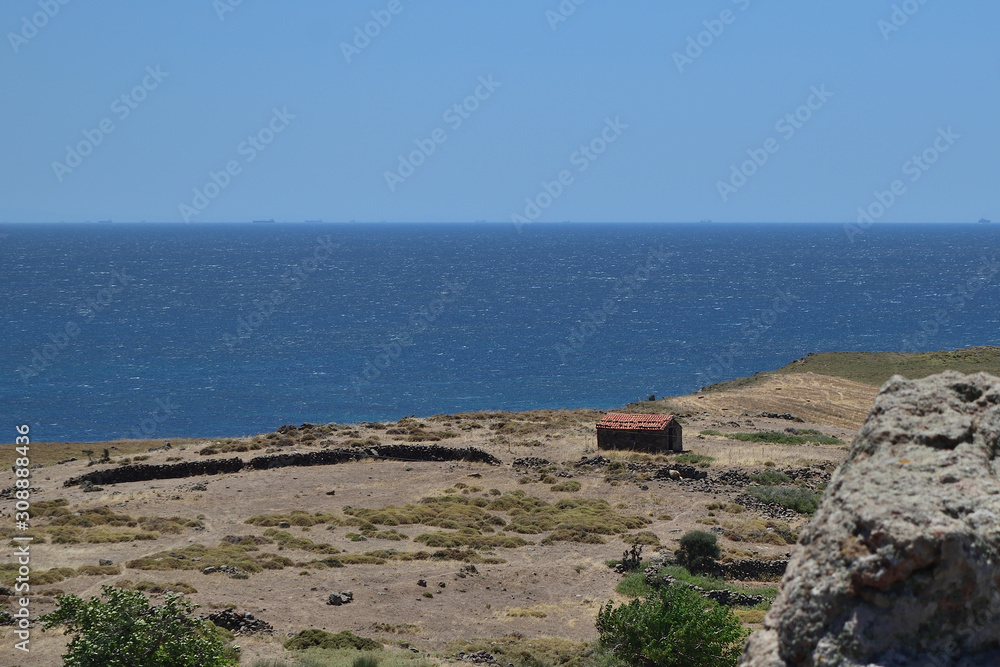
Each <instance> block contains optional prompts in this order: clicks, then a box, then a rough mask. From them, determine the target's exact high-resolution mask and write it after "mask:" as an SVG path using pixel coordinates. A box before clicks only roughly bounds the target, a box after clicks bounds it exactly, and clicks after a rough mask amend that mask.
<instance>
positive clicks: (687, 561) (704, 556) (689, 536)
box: [675, 530, 722, 572]
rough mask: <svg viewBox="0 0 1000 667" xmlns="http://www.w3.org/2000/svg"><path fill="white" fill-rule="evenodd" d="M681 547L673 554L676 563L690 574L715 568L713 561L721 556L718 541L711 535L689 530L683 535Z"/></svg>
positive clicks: (701, 531)
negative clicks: (675, 557)
mask: <svg viewBox="0 0 1000 667" xmlns="http://www.w3.org/2000/svg"><path fill="white" fill-rule="evenodd" d="M680 542H681V546H680V548H679V549H678V550H677V551H676V552H675V555H676V556H677V562H678V563H680V564H681V565H683V566H684V567H686V568H687V569H688V570H690V571H691V572H707V571H710V570H712V569H714V568H715V561H716V559H718V558H719V556H721V555H722V550H721V549H719V541H718V540H717V539H716V537H715V535H713V534H712V533H706V532H705V531H703V530H691V531H688V532H686V533H684V537H682V538H681V540H680Z"/></svg>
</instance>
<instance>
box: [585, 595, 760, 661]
mask: <svg viewBox="0 0 1000 667" xmlns="http://www.w3.org/2000/svg"><path fill="white" fill-rule="evenodd" d="M597 631H598V632H599V633H600V641H601V644H602V645H604V646H605V647H606V648H608V649H609V650H610V651H611V652H612V653H613V654H614V655H615V657H617V658H619V659H620V660H622V661H624V662H625V663H627V664H628V665H633V666H635V667H646V666H647V665H661V666H663V667H735V665H736V663H737V662H738V661H739V659H740V654H741V653H742V651H743V641H744V639H746V636H747V631H746V630H744V629H743V626H742V624H741V623H740V620H739V618H737V617H736V615H735V614H734V613H733V612H732V610H731V609H729V608H728V607H725V606H722V605H717V604H715V603H713V602H711V601H709V600H706V599H705V598H704V597H702V596H701V594H700V593H698V592H696V591H693V590H691V589H689V588H687V587H685V586H669V587H667V588H663V589H658V590H656V591H654V592H652V593H651V594H650V595H649V596H648V597H646V598H644V599H639V600H632V601H631V602H627V603H625V604H623V605H621V606H620V607H618V608H615V607H614V605H613V604H612V603H611V602H608V604H607V605H606V606H604V607H602V608H601V611H600V612H599V613H598V614H597Z"/></svg>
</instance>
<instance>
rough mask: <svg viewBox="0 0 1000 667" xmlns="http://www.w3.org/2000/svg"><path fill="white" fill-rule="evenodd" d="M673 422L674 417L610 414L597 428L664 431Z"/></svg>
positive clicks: (598, 423) (604, 417)
mask: <svg viewBox="0 0 1000 667" xmlns="http://www.w3.org/2000/svg"><path fill="white" fill-rule="evenodd" d="M673 420H674V416H673V415H634V414H633V415H630V414H621V413H615V412H609V413H608V414H606V415H604V416H603V417H601V421H599V422H597V428H606V429H614V430H617V431H662V430H663V429H665V428H666V427H667V425H668V424H670V422H672V421H673Z"/></svg>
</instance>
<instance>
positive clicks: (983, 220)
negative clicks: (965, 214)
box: [979, 218, 992, 225]
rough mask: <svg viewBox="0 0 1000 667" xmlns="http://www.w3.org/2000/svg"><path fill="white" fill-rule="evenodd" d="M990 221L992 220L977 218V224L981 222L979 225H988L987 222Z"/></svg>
mask: <svg viewBox="0 0 1000 667" xmlns="http://www.w3.org/2000/svg"><path fill="white" fill-rule="evenodd" d="M990 222H992V221H991V220H987V219H986V218H979V224H981V225H988V224H990Z"/></svg>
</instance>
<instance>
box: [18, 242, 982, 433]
mask: <svg viewBox="0 0 1000 667" xmlns="http://www.w3.org/2000/svg"><path fill="white" fill-rule="evenodd" d="M854 231H855V232H857V231H858V230H854ZM849 236H850V235H849V234H848V233H847V232H846V231H845V228H844V226H843V225H834V224H808V225H807V224H766V225H765V224H760V225H756V224H754V225H751V224H718V223H715V224H655V225H654V224H572V223H564V224H530V225H526V226H524V227H523V228H521V229H520V230H518V229H516V228H515V227H514V226H513V225H511V224H405V225H404V224H368V225H364V224H192V225H181V224H119V223H115V224H97V223H95V224H37V225H27V224H5V225H0V251H2V257H3V265H2V269H3V271H2V281H3V282H2V285H3V289H2V290H0V304H2V307H3V317H4V322H3V329H2V333H0V338H2V341H3V343H2V346H0V368H2V369H3V382H2V383H0V442H12V441H13V438H14V435H16V434H15V433H14V425H15V424H21V423H29V424H30V425H31V431H32V436H34V440H36V441H43V440H44V441H95V440H107V439H115V438H122V437H135V436H148V437H171V436H174V437H177V436H199V437H200V436H206V437H211V436H222V435H245V434H252V433H258V432H264V431H270V430H273V429H274V428H276V427H277V426H279V425H281V424H284V423H301V422H305V421H310V422H329V421H338V422H351V421H360V420H378V419H398V418H400V417H402V416H406V415H410V414H416V415H429V414H434V413H441V412H455V411H464V410H481V409H509V410H519V409H528V408H540V407H552V408H556V407H584V406H586V407H596V408H607V407H618V406H621V405H623V404H625V403H626V402H628V401H632V400H635V399H637V398H640V397H642V398H645V397H646V396H648V395H649V394H654V393H655V394H656V395H658V396H659V395H670V394H678V393H685V392H689V391H692V390H694V389H697V388H699V387H701V386H703V385H706V384H709V383H711V382H715V381H719V380H723V379H729V378H732V377H737V376H741V375H747V374H751V373H753V372H755V371H759V370H766V369H770V368H775V367H778V366H781V365H783V364H785V363H787V362H789V361H791V360H793V359H796V358H799V357H801V356H803V355H805V354H806V353H808V352H815V351H834V350H870V351H875V350H939V349H953V348H957V347H963V346H968V345H983V344H993V345H996V344H998V343H1000V288H998V287H1000V264H998V263H997V262H998V261H1000V252H998V249H1000V225H975V224H952V225H944V224H941V225H888V224H886V225H874V226H872V227H870V228H869V229H867V230H863V231H860V233H856V234H854V235H853V239H851V238H849Z"/></svg>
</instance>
